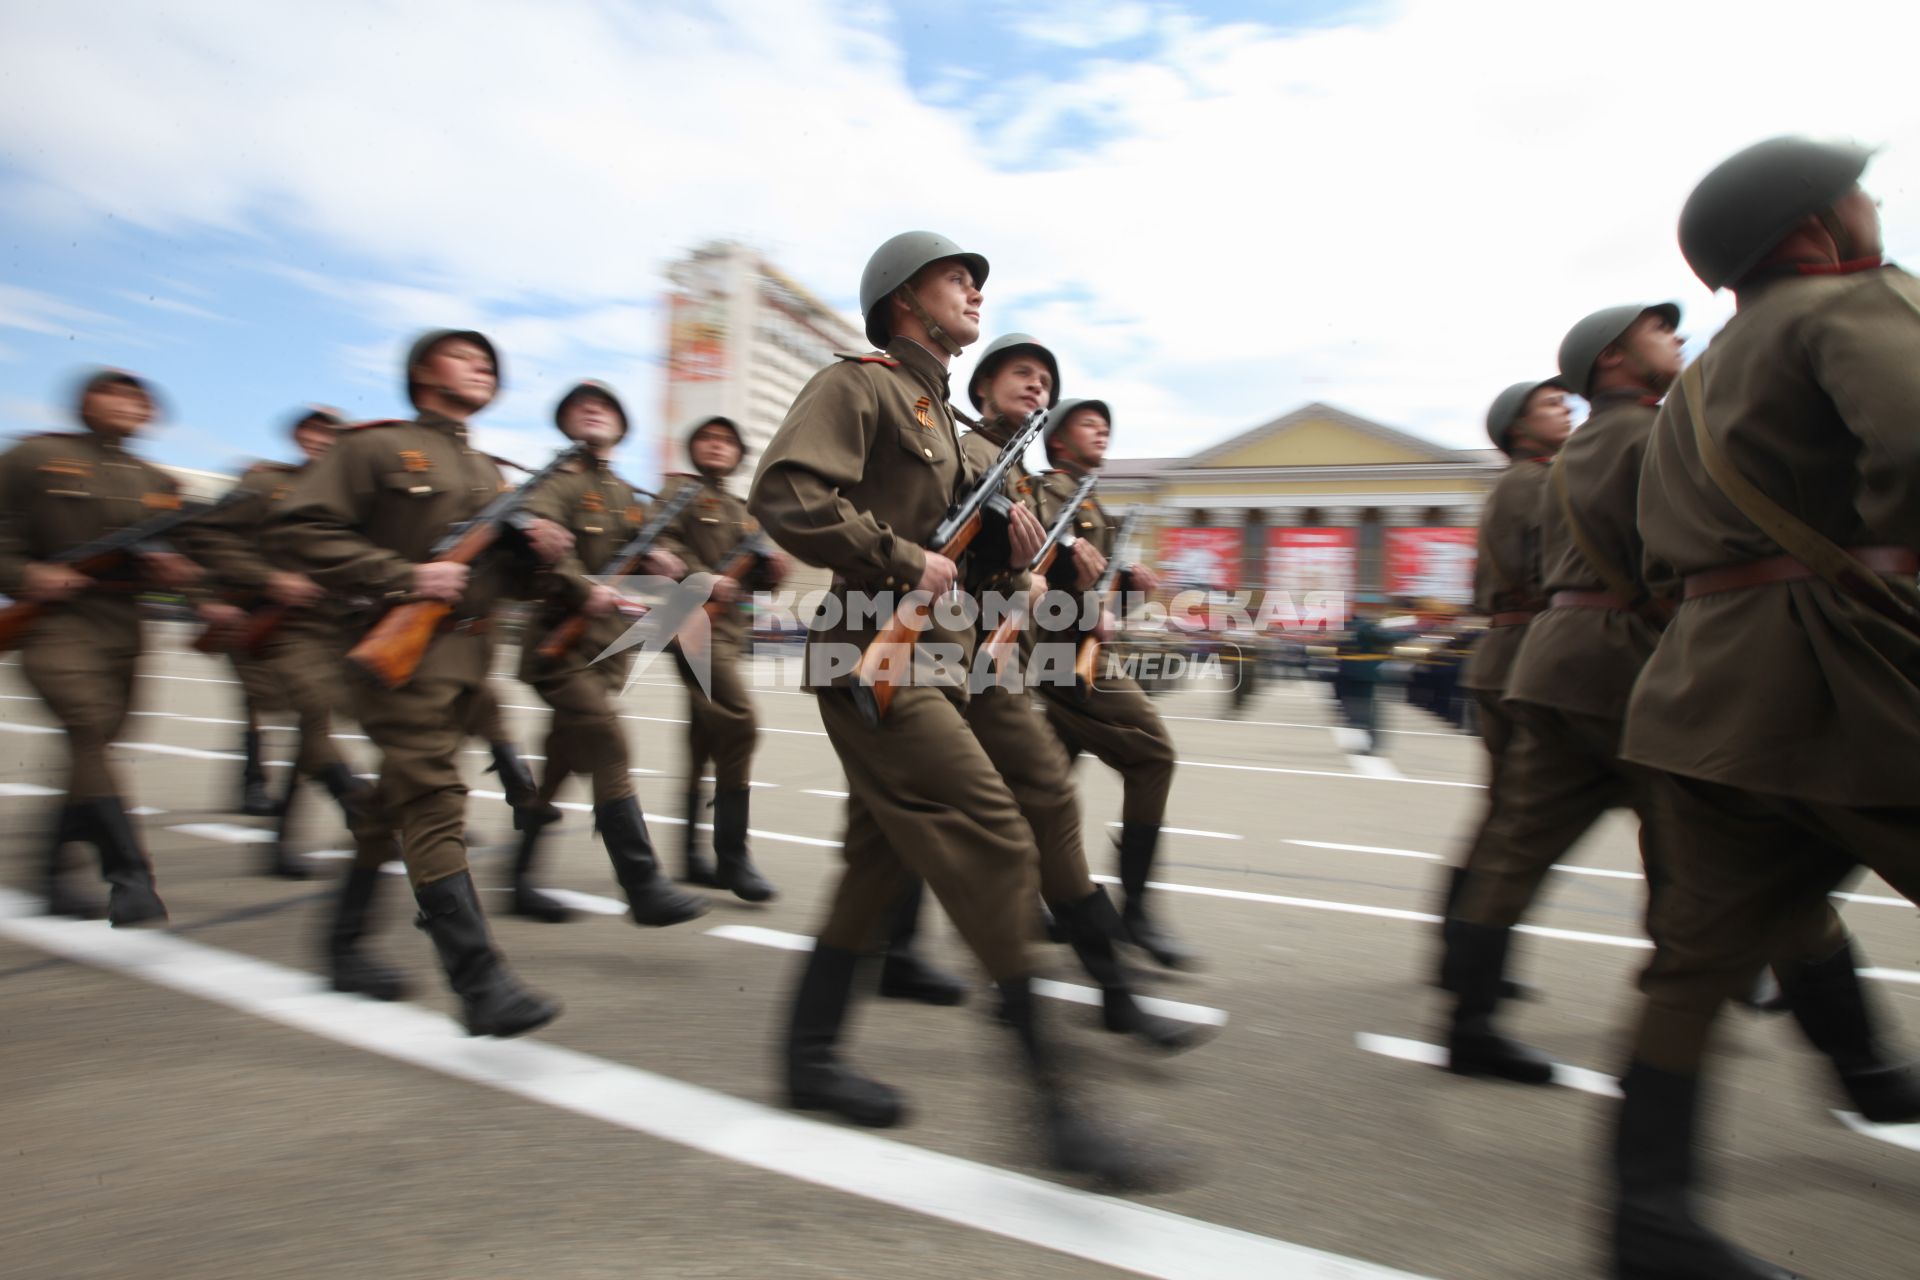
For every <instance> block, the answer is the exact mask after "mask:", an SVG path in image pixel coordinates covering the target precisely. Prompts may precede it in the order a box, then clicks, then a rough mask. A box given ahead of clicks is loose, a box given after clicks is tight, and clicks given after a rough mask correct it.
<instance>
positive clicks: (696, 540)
mask: <svg viewBox="0 0 1920 1280" xmlns="http://www.w3.org/2000/svg"><path fill="white" fill-rule="evenodd" d="M744 456H746V444H745V442H744V441H742V440H741V438H740V428H739V426H737V425H736V424H735V423H734V421H733V419H731V418H724V417H718V416H716V417H711V418H705V419H702V420H701V421H700V422H698V423H696V424H695V425H694V428H693V430H692V431H691V432H690V433H689V434H688V436H687V457H688V459H689V460H690V461H691V462H692V463H693V471H694V474H693V475H691V476H675V477H673V478H672V479H670V480H669V481H668V483H666V484H664V485H662V486H661V493H660V501H662V502H667V501H670V500H672V499H673V498H674V497H676V496H677V495H678V494H679V492H680V490H681V489H682V487H684V486H686V485H697V486H698V487H699V490H700V492H699V494H698V496H697V497H695V498H694V499H693V500H692V502H691V503H689V505H688V506H687V507H686V509H685V510H683V511H682V512H681V513H680V515H679V518H678V519H676V520H675V521H674V523H673V525H672V527H671V528H669V529H668V530H667V532H666V545H667V546H669V547H671V548H672V549H673V550H674V551H675V552H677V553H678V554H679V556H680V558H681V559H682V560H684V561H685V562H686V571H687V572H690V573H705V574H710V575H712V581H713V587H712V592H713V594H712V596H711V600H712V601H713V603H714V604H715V605H717V606H719V608H718V609H717V610H715V611H713V616H712V619H711V624H710V626H709V633H708V637H707V641H706V653H705V670H704V676H705V678H704V680H703V679H702V673H701V672H700V671H698V670H697V669H696V667H695V665H694V663H695V661H696V660H698V658H699V655H691V656H690V655H689V654H688V653H687V651H686V642H684V641H676V642H675V644H674V646H673V655H674V664H675V666H676V668H677V669H678V670H679V672H680V682H681V683H682V684H684V685H686V687H687V788H686V797H687V843H686V877H685V878H686V880H687V881H688V883H690V884H698V885H706V886H709V887H711V888H716V889H726V890H729V891H731V892H732V893H733V895H734V896H735V897H737V898H740V899H742V900H744V901H746V902H767V901H770V900H771V899H772V898H773V897H774V888H773V885H772V884H771V883H770V882H769V881H768V880H767V878H766V877H765V876H763V875H761V874H760V872H759V870H758V869H757V868H756V867H755V866H754V865H753V859H752V857H751V856H750V855H749V853H748V850H747V822H748V817H747V814H748V805H749V801H750V800H751V798H752V794H753V788H752V786H751V785H750V784H751V782H752V779H753V746H754V740H755V738H756V737H757V736H758V730H757V727H756V726H755V724H754V718H753V699H752V698H751V697H749V696H748V694H747V682H746V679H745V678H744V676H743V675H742V673H741V657H742V654H741V650H742V646H743V645H744V644H745V642H746V629H747V615H746V614H745V613H744V612H743V611H742V610H741V608H740V603H741V600H742V595H741V593H742V592H743V591H750V590H751V589H752V588H753V586H756V585H766V586H773V585H775V584H776V583H777V582H778V581H779V578H780V575H781V573H782V569H781V566H780V565H779V564H777V563H775V564H769V563H765V560H766V558H765V557H759V556H754V557H752V560H751V564H750V566H749V567H748V568H747V569H746V572H745V574H744V580H743V579H742V578H738V577H734V576H732V574H730V573H729V572H728V570H729V568H730V567H731V562H732V561H734V560H735V559H736V558H739V557H741V556H743V555H744V554H746V552H747V549H748V547H749V543H748V539H749V538H751V537H752V536H753V534H754V532H755V529H756V526H755V525H754V523H753V518H752V517H751V516H749V515H748V514H747V504H746V500H745V499H743V498H741V497H739V496H738V495H736V494H734V493H733V492H732V491H731V490H729V489H728V488H727V487H726V480H727V477H728V476H730V475H732V474H733V472H734V470H735V468H737V467H738V466H739V465H740V459H741V458H743V457H744ZM776 554H777V553H776ZM734 572H739V570H738V569H735V570H734ZM708 761H711V762H712V763H713V855H714V860H713V861H708V859H707V857H706V855H705V854H704V853H702V852H701V850H700V833H699V822H700V815H701V812H702V808H703V806H702V805H701V781H700V780H701V778H702V777H703V776H704V771H705V769H706V767H707V763H708Z"/></svg>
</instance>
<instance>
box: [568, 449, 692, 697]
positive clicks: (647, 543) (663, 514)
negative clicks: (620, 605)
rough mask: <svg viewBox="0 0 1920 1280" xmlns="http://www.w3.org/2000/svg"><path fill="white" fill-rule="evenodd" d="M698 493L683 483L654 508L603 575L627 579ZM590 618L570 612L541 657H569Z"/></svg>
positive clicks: (603, 571)
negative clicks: (669, 496)
mask: <svg viewBox="0 0 1920 1280" xmlns="http://www.w3.org/2000/svg"><path fill="white" fill-rule="evenodd" d="M698 492H700V486H699V485H698V484H695V483H693V482H691V481H689V482H688V483H686V484H684V485H681V486H680V489H679V491H678V492H676V493H675V494H674V495H673V497H671V498H669V499H667V501H666V502H664V503H662V504H660V505H659V506H658V507H657V508H656V509H655V510H654V513H653V514H652V515H651V516H649V517H648V518H647V522H646V523H645V524H644V525H642V526H640V531H639V532H638V533H636V534H634V535H633V537H632V538H630V539H628V540H627V545H626V546H624V547H621V548H620V549H619V550H618V551H616V552H614V553H613V556H612V558H610V559H609V560H608V561H607V562H606V563H605V564H604V565H601V566H600V573H599V576H600V577H602V578H624V577H626V576H627V575H628V574H630V573H632V572H633V571H634V570H635V569H637V568H639V566H640V562H641V561H642V560H645V559H646V558H647V556H648V555H649V554H651V553H652V551H653V544H654V543H656V542H658V541H659V540H660V535H661V534H663V533H665V532H666V531H667V526H668V525H670V524H672V523H673V522H674V521H675V520H678V519H679V518H680V513H681V512H682V511H685V510H686V509H687V504H688V503H690V502H692V501H693V496H694V495H695V494H696V493H698ZM588 621H589V620H588V618H587V615H586V614H584V613H580V612H578V611H576V612H574V613H571V614H569V615H567V617H566V618H565V619H564V620H563V621H562V622H561V623H560V625H559V626H557V627H555V628H554V629H553V630H552V631H551V632H550V633H548V635H547V638H546V640H545V641H544V642H543V643H542V644H541V645H540V648H539V650H538V653H539V654H540V656H541V657H543V658H545V659H546V660H547V661H549V662H555V661H558V660H559V659H561V658H563V657H565V656H566V655H567V653H568V651H569V650H571V649H572V648H573V646H575V645H577V644H579V643H580V637H581V636H583V635H585V634H586V632H587V622H588Z"/></svg>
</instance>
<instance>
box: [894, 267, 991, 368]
mask: <svg viewBox="0 0 1920 1280" xmlns="http://www.w3.org/2000/svg"><path fill="white" fill-rule="evenodd" d="M910 287H911V288H912V289H913V292H914V296H915V297H917V298H919V299H920V305H921V306H923V307H925V308H926V309H927V314H928V315H930V316H932V317H933V322H934V323H935V324H937V325H939V326H940V327H941V328H942V329H945V330H946V331H947V336H948V337H950V338H952V339H953V340H954V341H955V342H957V343H959V344H960V345H961V346H963V347H965V346H970V345H972V344H973V343H975V342H978V341H979V340H980V289H979V287H978V286H976V285H975V284H974V282H973V272H971V271H969V270H968V269H967V264H966V263H964V262H962V261H960V260H959V259H958V258H947V259H945V260H943V261H940V262H930V263H928V264H927V265H926V266H924V267H922V268H920V270H919V271H918V272H917V273H915V275H914V277H913V280H912V282H911V286H910Z"/></svg>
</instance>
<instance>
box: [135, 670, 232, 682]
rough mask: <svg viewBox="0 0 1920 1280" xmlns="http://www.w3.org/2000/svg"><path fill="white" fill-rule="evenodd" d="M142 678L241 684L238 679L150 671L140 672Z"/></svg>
mask: <svg viewBox="0 0 1920 1280" xmlns="http://www.w3.org/2000/svg"><path fill="white" fill-rule="evenodd" d="M140 678H141V679H142V680H178V681H179V682H180V683H182V684H239V683H240V682H239V681H238V680H216V679H214V678H213V677H212V676H158V675H154V674H153V673H152V672H149V671H142V672H141V673H140Z"/></svg>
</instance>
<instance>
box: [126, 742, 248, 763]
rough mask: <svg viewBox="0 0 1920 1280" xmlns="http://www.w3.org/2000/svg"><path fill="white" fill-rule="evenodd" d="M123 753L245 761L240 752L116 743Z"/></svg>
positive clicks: (165, 745)
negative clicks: (142, 752)
mask: <svg viewBox="0 0 1920 1280" xmlns="http://www.w3.org/2000/svg"><path fill="white" fill-rule="evenodd" d="M113 745H114V746H116V747H118V748H119V749H120V750H122V751H145V752H148V753H150V754H152V755H157V756H186V757H187V758H188V759H190V760H245V759H246V757H245V756H243V755H241V754H240V753H239V752H238V751H202V750H201V749H200V748H199V747H176V746H171V745H169V744H168V743H165V742H116V743H114V744H113Z"/></svg>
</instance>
